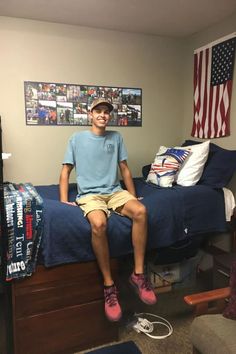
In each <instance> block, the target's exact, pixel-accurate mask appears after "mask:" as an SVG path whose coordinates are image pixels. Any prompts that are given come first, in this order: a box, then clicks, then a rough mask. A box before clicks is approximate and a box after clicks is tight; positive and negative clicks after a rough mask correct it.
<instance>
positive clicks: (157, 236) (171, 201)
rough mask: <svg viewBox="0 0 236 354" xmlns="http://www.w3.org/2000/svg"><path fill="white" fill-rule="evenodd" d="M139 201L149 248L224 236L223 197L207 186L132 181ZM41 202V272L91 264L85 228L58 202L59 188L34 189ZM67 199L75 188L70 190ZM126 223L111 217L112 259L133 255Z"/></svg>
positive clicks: (74, 209) (86, 224) (72, 210)
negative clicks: (206, 235) (213, 234)
mask: <svg viewBox="0 0 236 354" xmlns="http://www.w3.org/2000/svg"><path fill="white" fill-rule="evenodd" d="M134 183H135V187H136V191H137V196H138V197H143V199H142V200H141V202H142V203H143V204H144V205H145V206H146V207H147V211H148V246H147V247H148V249H149V250H150V249H156V248H161V247H167V246H170V245H173V244H174V243H176V242H177V241H180V240H184V239H186V238H190V239H191V238H193V237H194V236H195V235H199V234H202V233H211V232H225V231H227V223H226V221H225V206H224V195H223V191H222V190H221V189H213V188H211V187H208V186H201V185H197V186H193V187H181V186H174V187H171V188H161V187H157V186H155V185H153V184H148V183H146V182H145V181H144V180H143V178H134ZM36 189H37V191H38V193H39V194H40V195H41V197H42V198H43V200H44V231H43V238H42V244H41V258H42V262H43V264H44V265H45V266H46V267H51V266H54V265H59V264H64V263H72V262H83V261H90V260H94V259H95V256H94V254H93V251H92V247H91V230H90V224H89V222H88V221H87V219H86V218H84V216H83V214H82V211H81V210H80V208H79V207H75V206H71V205H68V204H64V203H61V202H59V189H58V185H51V186H38V187H36ZM69 196H70V200H71V201H74V199H75V196H76V185H75V184H71V185H70V192H69ZM131 225H132V224H131V221H130V220H129V219H128V218H126V217H122V216H119V215H118V214H116V213H112V215H111V216H110V218H109V219H108V237H109V246H110V253H111V256H112V257H117V256H121V255H125V254H128V253H131V252H132V243H131Z"/></svg>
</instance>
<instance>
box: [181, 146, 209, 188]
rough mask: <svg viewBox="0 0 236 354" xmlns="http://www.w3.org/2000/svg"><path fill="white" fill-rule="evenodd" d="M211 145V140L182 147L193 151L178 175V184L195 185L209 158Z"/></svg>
mask: <svg viewBox="0 0 236 354" xmlns="http://www.w3.org/2000/svg"><path fill="white" fill-rule="evenodd" d="M209 147H210V140H208V141H205V142H204V143H201V144H196V145H190V146H184V147H182V149H187V150H189V151H191V154H190V155H189V157H188V159H187V160H186V161H185V162H184V163H183V165H182V166H181V168H180V169H179V171H178V173H177V175H176V183H177V184H179V185H181V186H194V185H195V184H196V183H197V182H198V181H199V179H200V178H201V175H202V172H203V169H204V166H205V163H206V160H207V158H208V153H209ZM178 148H179V147H178Z"/></svg>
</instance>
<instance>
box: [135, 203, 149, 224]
mask: <svg viewBox="0 0 236 354" xmlns="http://www.w3.org/2000/svg"><path fill="white" fill-rule="evenodd" d="M146 218H147V209H146V207H145V205H143V204H142V203H138V205H137V206H136V208H135V209H134V210H133V219H137V220H140V219H141V220H145V219H146Z"/></svg>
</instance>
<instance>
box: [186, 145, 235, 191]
mask: <svg viewBox="0 0 236 354" xmlns="http://www.w3.org/2000/svg"><path fill="white" fill-rule="evenodd" d="M191 144H194V145H195V144H199V142H197V141H195V140H186V141H185V142H184V143H183V145H182V146H184V147H185V146H186V145H191ZM235 171H236V150H227V149H223V148H221V147H220V146H218V145H216V144H213V143H210V150H209V156H208V159H207V162H206V164H205V168H204V170H203V173H202V176H201V178H200V180H199V182H198V184H203V185H208V186H212V187H214V188H223V187H226V186H227V185H228V184H229V182H230V180H231V178H232V177H233V174H234V173H235Z"/></svg>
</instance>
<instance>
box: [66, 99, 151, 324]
mask: <svg viewBox="0 0 236 354" xmlns="http://www.w3.org/2000/svg"><path fill="white" fill-rule="evenodd" d="M112 110H113V106H112V104H111V103H110V102H109V101H107V100H105V99H103V98H98V99H96V100H95V101H94V102H93V103H92V105H91V110H90V119H91V122H92V127H91V129H90V130H86V131H80V132H77V133H75V134H73V135H72V137H71V138H70V140H69V142H68V146H67V150H66V154H65V158H64V161H63V167H62V170H61V175H60V200H61V201H62V202H65V203H68V185H69V177H70V173H71V171H72V169H73V167H75V170H76V180H77V186H78V196H77V197H76V204H77V205H79V206H80V208H81V209H82V210H83V212H84V215H85V216H86V217H87V219H88V221H89V222H90V224H91V230H92V247H93V251H94V254H95V256H96V259H97V262H98V266H99V268H100V270H101V272H102V275H103V279H104V297H105V313H106V316H107V318H108V319H109V320H111V321H118V320H119V319H120V317H121V314H122V312H121V308H120V305H119V302H118V299H117V290H116V287H115V285H114V282H113V279H112V274H111V268H110V255H109V248H108V240H107V234H106V228H107V218H108V217H109V214H110V210H113V211H116V212H119V213H120V214H121V215H124V216H127V217H129V218H130V219H132V222H133V224H132V243H133V247H134V272H133V273H132V274H131V276H130V282H131V284H132V285H133V286H134V287H135V288H136V290H137V292H138V294H139V297H140V299H141V300H142V301H143V302H145V303H147V304H154V303H156V296H155V293H154V292H153V290H152V288H151V286H150V284H149V282H148V280H147V277H146V275H145V274H144V256H145V248H146V240H147V214H146V209H145V206H144V205H143V204H142V203H140V202H139V201H138V200H137V198H136V195H135V188H134V184H133V180H132V176H131V172H130V170H129V167H128V165H127V162H126V160H127V152H126V148H125V146H124V143H123V139H122V137H121V135H120V134H119V133H118V132H115V131H106V127H107V125H108V123H109V120H110V113H111V111H112ZM118 167H119V169H120V172H121V176H122V178H123V181H124V184H125V186H126V188H127V190H123V189H122V187H121V185H120V182H119V178H118Z"/></svg>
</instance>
